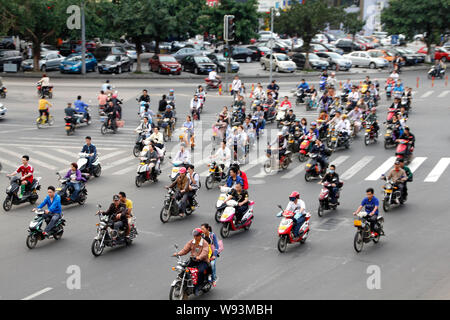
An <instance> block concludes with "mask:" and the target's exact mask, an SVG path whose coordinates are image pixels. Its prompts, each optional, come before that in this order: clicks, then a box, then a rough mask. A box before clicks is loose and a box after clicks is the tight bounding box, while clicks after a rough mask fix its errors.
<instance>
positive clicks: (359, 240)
mask: <svg viewBox="0 0 450 320" xmlns="http://www.w3.org/2000/svg"><path fill="white" fill-rule="evenodd" d="M363 246H364V241H363V236H362V232H361V231H358V232H356V234H355V239H354V240H353V247H354V248H355V251H356V252H361V250H362V248H363Z"/></svg>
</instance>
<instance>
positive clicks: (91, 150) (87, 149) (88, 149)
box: [81, 136, 97, 171]
mask: <svg viewBox="0 0 450 320" xmlns="http://www.w3.org/2000/svg"><path fill="white" fill-rule="evenodd" d="M85 141H86V144H85V145H84V146H83V149H81V152H83V153H87V154H89V157H88V158H87V163H86V170H87V171H89V170H90V169H91V166H92V162H94V160H95V158H96V157H97V148H96V147H95V146H94V145H93V144H92V138H91V137H90V136H87V137H86V138H85Z"/></svg>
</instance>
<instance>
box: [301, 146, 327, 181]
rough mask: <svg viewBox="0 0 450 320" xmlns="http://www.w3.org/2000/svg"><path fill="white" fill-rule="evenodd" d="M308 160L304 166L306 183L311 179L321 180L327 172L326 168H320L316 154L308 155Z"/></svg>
mask: <svg viewBox="0 0 450 320" xmlns="http://www.w3.org/2000/svg"><path fill="white" fill-rule="evenodd" d="M309 157H310V160H309V161H308V163H307V164H306V166H305V180H306V181H307V182H310V181H312V180H313V179H322V176H323V175H324V174H325V172H326V171H327V167H324V168H321V166H320V164H319V162H318V161H317V157H318V155H317V153H313V154H311V153H310V154H309Z"/></svg>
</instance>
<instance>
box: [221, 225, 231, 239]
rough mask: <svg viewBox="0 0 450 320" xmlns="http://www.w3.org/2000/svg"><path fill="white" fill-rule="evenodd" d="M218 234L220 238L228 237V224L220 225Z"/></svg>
mask: <svg viewBox="0 0 450 320" xmlns="http://www.w3.org/2000/svg"><path fill="white" fill-rule="evenodd" d="M220 235H221V236H222V238H224V239H225V238H228V237H229V236H230V224H229V223H225V224H223V225H222V228H220Z"/></svg>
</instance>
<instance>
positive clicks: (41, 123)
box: [36, 114, 55, 129]
mask: <svg viewBox="0 0 450 320" xmlns="http://www.w3.org/2000/svg"><path fill="white" fill-rule="evenodd" d="M54 124H55V120H54V119H53V116H52V115H50V116H49V118H48V119H47V116H46V115H45V114H43V115H42V116H39V117H38V118H37V119H36V126H37V128H38V129H42V128H43V127H45V126H49V127H51V126H52V125H54Z"/></svg>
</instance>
